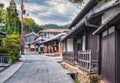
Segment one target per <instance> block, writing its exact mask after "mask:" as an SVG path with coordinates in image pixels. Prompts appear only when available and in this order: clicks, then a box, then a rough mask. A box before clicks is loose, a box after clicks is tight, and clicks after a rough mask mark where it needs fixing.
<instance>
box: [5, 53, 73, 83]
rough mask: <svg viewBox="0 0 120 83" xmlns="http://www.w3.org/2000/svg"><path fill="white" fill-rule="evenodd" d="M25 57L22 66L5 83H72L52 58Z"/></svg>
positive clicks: (40, 56) (39, 56)
mask: <svg viewBox="0 0 120 83" xmlns="http://www.w3.org/2000/svg"><path fill="white" fill-rule="evenodd" d="M25 57H26V61H25V63H24V64H23V66H22V67H21V68H20V69H19V70H18V71H17V72H16V73H15V74H14V75H13V76H12V77H11V78H10V79H9V80H7V81H6V82H5V83H74V82H73V80H72V79H71V78H70V77H69V76H68V75H67V74H66V73H65V70H64V69H63V68H62V66H61V65H60V64H58V63H57V62H56V61H55V60H53V59H52V58H49V57H46V56H42V55H25Z"/></svg>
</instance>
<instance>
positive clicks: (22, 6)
mask: <svg viewBox="0 0 120 83" xmlns="http://www.w3.org/2000/svg"><path fill="white" fill-rule="evenodd" d="M23 11H24V5H23V0H21V55H24V40H23V27H24V26H23V14H24V13H23Z"/></svg>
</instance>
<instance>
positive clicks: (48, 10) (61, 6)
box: [2, 0, 88, 25]
mask: <svg viewBox="0 0 120 83" xmlns="http://www.w3.org/2000/svg"><path fill="white" fill-rule="evenodd" d="M9 1H10V0H2V2H3V3H4V4H5V6H6V7H7V6H9ZM15 1H16V4H17V8H18V10H19V11H20V2H19V0H15ZM86 1H88V0H86ZM24 5H25V9H26V11H27V14H29V17H31V18H33V19H34V20H35V21H36V22H37V23H38V24H39V25H43V24H48V23H52V24H59V25H64V24H68V23H70V22H72V20H73V19H74V18H75V16H76V15H77V14H78V12H79V11H80V10H81V9H82V8H83V6H80V5H76V4H73V3H70V2H69V1H68V0H27V2H25V3H24ZM83 5H84V4H83Z"/></svg>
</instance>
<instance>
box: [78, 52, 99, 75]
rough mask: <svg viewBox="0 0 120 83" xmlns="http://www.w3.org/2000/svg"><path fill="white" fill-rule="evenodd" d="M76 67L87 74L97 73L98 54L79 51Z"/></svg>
mask: <svg viewBox="0 0 120 83" xmlns="http://www.w3.org/2000/svg"><path fill="white" fill-rule="evenodd" d="M78 66H79V68H81V69H83V70H85V71H87V72H88V73H97V70H98V53H92V52H91V50H85V51H79V52H78Z"/></svg>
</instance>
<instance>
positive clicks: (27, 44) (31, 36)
mask: <svg viewBox="0 0 120 83" xmlns="http://www.w3.org/2000/svg"><path fill="white" fill-rule="evenodd" d="M36 36H38V35H37V34H36V33H34V32H31V33H28V34H26V35H24V42H25V52H34V51H35V50H36V49H35V46H34V45H31V43H32V42H33V40H34V38H35V37H36Z"/></svg>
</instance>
